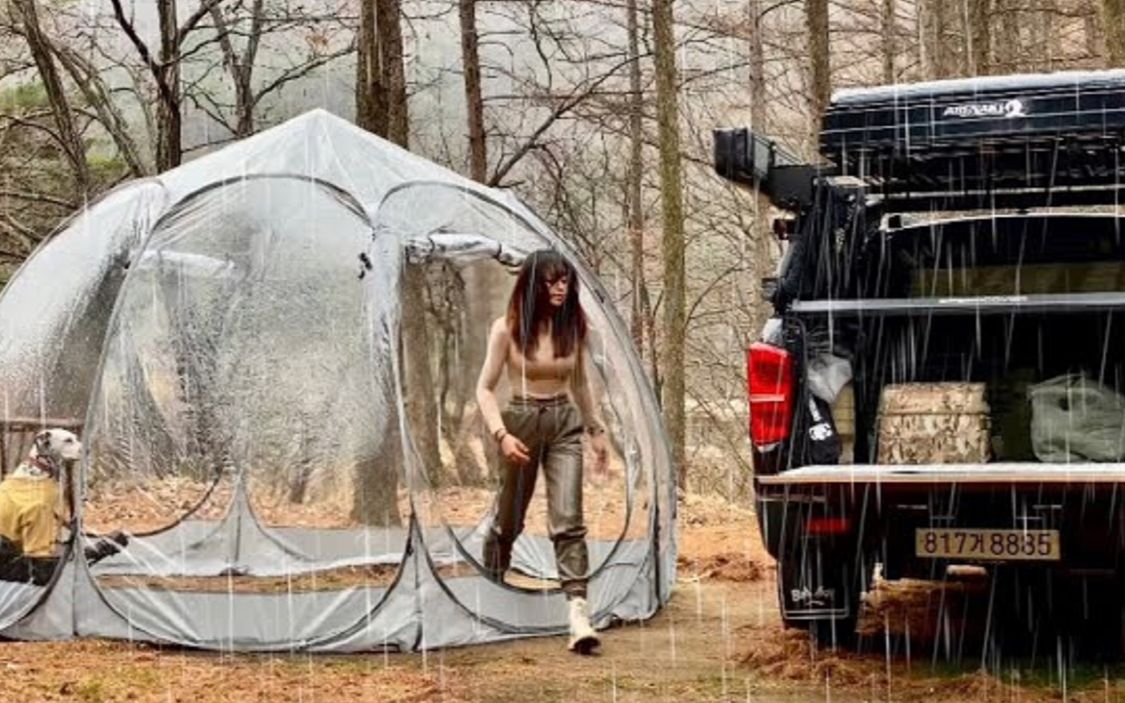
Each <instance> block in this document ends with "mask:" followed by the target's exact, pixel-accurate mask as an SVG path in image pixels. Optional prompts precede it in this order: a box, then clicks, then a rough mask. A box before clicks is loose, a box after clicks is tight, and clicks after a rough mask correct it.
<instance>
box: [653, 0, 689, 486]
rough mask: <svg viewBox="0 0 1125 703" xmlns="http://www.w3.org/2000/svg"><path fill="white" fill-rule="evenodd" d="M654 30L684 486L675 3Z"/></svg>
mask: <svg viewBox="0 0 1125 703" xmlns="http://www.w3.org/2000/svg"><path fill="white" fill-rule="evenodd" d="M652 28H653V35H654V37H653V39H654V49H655V57H656V114H657V123H658V127H659V130H660V195H661V199H662V203H663V213H664V238H663V249H664V339H663V343H662V351H663V362H664V363H663V364H662V366H663V372H664V388H663V396H662V398H661V400H662V404H663V409H664V422H665V424H666V425H667V428H668V434H669V435H670V439H671V442H672V453H673V458H674V461H675V463H676V466H677V467H678V471H679V477H678V480H679V484H680V486H683V485H684V484H685V482H686V480H687V467H686V465H685V463H684V458H685V454H684V444H685V432H686V427H685V418H684V332H685V329H684V322H685V318H684V315H685V307H684V294H685V291H684V286H685V280H684V279H685V271H684V212H683V184H682V180H681V173H680V123H679V120H680V112H679V98H678V92H679V87H678V85H677V80H676V53H675V51H676V37H675V27H674V24H673V21H672V0H654V2H653V11H652Z"/></svg>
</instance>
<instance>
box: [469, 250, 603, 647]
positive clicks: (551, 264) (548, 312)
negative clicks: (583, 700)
mask: <svg viewBox="0 0 1125 703" xmlns="http://www.w3.org/2000/svg"><path fill="white" fill-rule="evenodd" d="M585 342H586V316H585V315H584V314H583V312H582V309H581V308H580V307H579V305H578V279H577V276H576V275H575V272H574V267H573V266H571V265H570V263H569V262H567V261H566V259H564V258H563V257H562V256H561V255H560V254H559V253H558V252H555V251H553V250H550V249H543V250H540V251H537V252H534V253H532V254H531V255H530V256H528V257H527V259H526V260H525V261H524V263H523V266H522V267H521V268H520V272H519V276H518V278H517V279H516V285H515V288H514V289H513V290H512V296H511V298H510V299H509V301H508V313H507V315H506V316H505V317H502V318H500V319H498V320H496V322H495V323H493V325H492V329H491V330H490V332H489V337H488V354H487V356H486V357H485V361H484V366H483V368H481V372H480V378H479V379H478V381H477V402H478V403H479V405H480V409H481V413H482V414H483V416H484V420H485V423H486V425H487V427H488V431H489V432H490V433H491V435H492V438H493V439H494V440H495V441H496V442H497V444H498V445H499V447H500V454H501V466H500V494H499V497H498V500H497V510H496V516H495V519H494V520H493V523H492V527H491V529H490V530H489V532H488V536H487V537H486V538H485V542H484V554H483V557H484V565H485V568H487V569H488V571H489V573H490V576H491V577H492V578H493V579H495V580H497V581H502V580H503V578H504V573H505V572H506V571H507V570H508V566H509V565H510V564H511V559H512V544H513V543H514V542H515V540H516V537H518V536H519V534H520V532H521V531H522V530H523V522H524V516H525V515H526V513H527V506H528V503H529V501H530V500H531V496H532V493H533V492H534V490H535V481H536V478H537V477H538V473H539V467H540V466H542V468H543V477H544V480H545V481H546V482H547V530H548V532H549V534H550V537H551V541H552V542H553V543H554V545H555V561H556V563H557V564H558V570H559V580H560V581H561V582H562V588H563V591H564V592H565V593H566V596H567V600H568V602H569V606H570V644H569V649H570V650H572V651H576V652H580V653H582V654H587V653H589V652H590V651H592V650H593V649H594V648H595V647H597V646H598V645H599V644H600V643H599V641H598V636H597V633H596V632H595V631H594V629H593V627H591V625H590V613H589V608H588V606H587V603H586V573H587V570H588V567H589V557H588V555H587V550H586V525H585V522H584V521H583V517H582V435H583V434H586V435H587V436H588V437H589V439H590V445H591V448H592V449H593V450H594V454H595V456H596V458H597V464H596V471H597V472H598V474H599V475H604V473H605V470H606V462H607V456H608V450H607V444H606V436H605V425H604V424H603V423H602V420H601V418H600V416H599V413H598V410H597V407H596V405H595V403H594V400H593V395H592V394H591V392H590V386H589V383H588V380H587V378H586V375H585V369H584V364H585V359H584V357H585V350H584V346H585ZM505 369H507V373H508V381H509V384H510V387H511V392H512V399H511V402H510V403H509V405H508V407H507V408H506V409H505V410H504V411H503V412H501V411H500V408H499V404H498V403H497V400H496V392H495V391H496V384H497V382H498V381H499V380H500V377H501V374H503V373H504V371H505Z"/></svg>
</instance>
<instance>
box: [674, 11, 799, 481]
mask: <svg viewBox="0 0 1125 703" xmlns="http://www.w3.org/2000/svg"><path fill="white" fill-rule="evenodd" d="M817 1H820V0H817ZM672 3H673V0H653V9H652V26H653V36H654V50H655V54H656V115H657V123H658V127H659V132H660V194H661V200H662V206H663V207H662V212H663V216H664V238H663V250H664V340H663V344H662V345H661V351H662V359H663V361H664V363H663V367H664V373H663V375H664V388H663V394H662V398H661V401H662V405H663V409H664V423H665V425H666V427H667V430H668V434H669V438H670V439H671V443H672V455H673V460H674V461H675V464H676V467H677V472H678V484H679V485H680V486H681V487H683V486H684V485H685V482H686V478H687V467H686V465H685V463H684V456H685V453H684V448H685V424H684V332H685V329H684V317H685V303H684V294H685V291H684V286H685V278H686V274H685V267H684V212H683V183H682V180H681V174H680V165H681V164H680V124H679V100H678V96H677V92H678V90H679V86H678V85H677V80H676V78H677V76H676V35H675V25H674V24H673V20H672Z"/></svg>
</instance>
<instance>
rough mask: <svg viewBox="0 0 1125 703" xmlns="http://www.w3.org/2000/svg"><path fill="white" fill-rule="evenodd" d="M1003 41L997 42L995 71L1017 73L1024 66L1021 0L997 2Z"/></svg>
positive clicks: (998, 0) (1000, 0) (1001, 0)
mask: <svg viewBox="0 0 1125 703" xmlns="http://www.w3.org/2000/svg"><path fill="white" fill-rule="evenodd" d="M996 12H997V13H998V14H999V15H1000V17H999V22H998V24H999V29H1000V36H1001V37H1002V40H1001V41H998V42H996V64H995V67H994V68H995V69H996V70H998V71H999V72H1002V73H1016V72H1018V71H1019V70H1020V67H1021V66H1022V65H1023V64H1022V61H1021V59H1022V53H1023V52H1022V51H1021V44H1022V40H1021V39H1020V24H1021V23H1020V8H1019V0H997V3H996Z"/></svg>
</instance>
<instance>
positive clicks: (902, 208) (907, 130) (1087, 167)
mask: <svg viewBox="0 0 1125 703" xmlns="http://www.w3.org/2000/svg"><path fill="white" fill-rule="evenodd" d="M819 146H820V156H821V157H822V159H823V160H822V161H821V162H819V163H815V164H809V163H802V162H801V161H800V160H798V159H796V158H794V157H793V156H791V155H790V154H789V153H787V152H786V151H785V150H784V149H783V148H782V147H781V146H779V145H778V144H777V143H775V142H774V141H772V140H770V139H768V138H767V137H765V136H763V135H756V134H753V133H752V132H751V131H750V130H748V129H720V130H716V131H715V168H716V170H717V172H718V173H719V175H720V176H722V177H724V178H726V179H729V180H732V181H734V182H736V183H739V184H741V185H745V186H747V187H750V188H753V189H756V190H758V191H759V192H761V193H762V194H764V195H765V196H766V197H768V198H769V200H770V202H771V203H772V204H773V205H774V206H775V207H776V208H777V209H778V210H779V211H781V212H784V213H785V216H784V217H781V218H778V220H777V221H776V223H775V227H774V231H775V232H776V233H777V235H778V236H779V237H781V238H782V239H784V240H786V242H787V244H786V248H785V254H784V256H783V258H782V262H781V265H780V267H779V270H778V272H777V276H776V278H772V279H769V280H767V281H764V282H763V283H764V287H765V289H766V293H767V296H768V298H769V301H770V303H771V304H772V307H773V316H772V318H771V319H770V321H769V322H768V324H767V325H766V327H765V329H764V330H763V332H762V334H761V337H760V341H759V342H758V343H755V344H754V345H752V347H751V349H750V350H749V352H748V361H747V363H748V385H749V404H750V439H751V443H752V447H753V455H754V471H755V476H754V485H755V489H756V500H757V509H758V510H757V513H758V520H759V527H760V530H761V533H762V537H763V540H764V542H765V544H766V546H767V549H768V550H769V552H770V553H771V554H772V555H773V556H774V557H775V558H776V559H777V561H778V596H779V600H780V605H781V612H782V615H783V618H784V620H785V622H786V624H787V625H790V626H801V627H807V628H809V629H810V630H811V631H812V632H814V633H816V634H817V635H818V637H819V638H820V641H821V642H831V643H836V642H847V641H849V640H851V639H852V638H853V637H854V631H855V623H856V618H857V614H858V612H859V608H860V604H861V595H862V594H863V593H864V592H865V591H867V590H868V589H869V587H870V584H871V579H872V572H873V567H874V566H875V565H876V564H878V565H881V570H882V575H883V577H884V578H886V579H888V580H894V579H899V578H905V577H911V578H922V579H931V580H941V579H945V578H949V574H950V573H952V572H955V571H958V569H950V568H949V567H951V566H955V565H956V566H961V565H969V566H970V567H973V568H971V569H969V570H975V571H976V572H978V574H979V573H980V572H981V571H982V570H983V571H984V572H986V575H987V576H989V577H990V578H991V579H992V595H991V598H992V600H993V602H995V603H996V604H1002V605H1004V606H1005V607H1008V608H1010V609H1014V610H1015V611H1018V612H1017V614H1016V616H1015V617H1013V618H1012V621H1014V622H1021V623H1023V625H1022V626H1023V627H1026V628H1028V632H1029V633H1030V632H1032V631H1033V630H1034V629H1035V628H1037V627H1038V626H1039V625H1038V623H1045V622H1046V621H1047V620H1050V621H1052V622H1053V623H1056V624H1057V623H1060V622H1065V623H1070V625H1071V626H1072V627H1073V626H1078V627H1079V628H1085V627H1088V626H1094V625H1096V626H1097V627H1099V628H1101V629H1102V630H1108V631H1110V632H1111V633H1112V636H1113V637H1115V638H1117V639H1118V640H1120V639H1121V635H1122V634H1123V633H1125V614H1123V605H1125V560H1123V558H1122V556H1123V549H1125V491H1123V490H1122V489H1123V488H1125V449H1123V451H1122V452H1120V454H1122V456H1118V457H1116V458H1114V457H1113V456H1108V457H1107V456H1099V457H1098V458H1097V459H1096V460H1091V459H1086V458H1083V456H1082V455H1081V453H1080V452H1075V453H1072V454H1067V453H1065V452H1064V458H1062V459H1061V460H1060V458H1059V456H1053V457H1048V459H1047V460H1045V459H1044V457H1043V456H1042V455H1041V454H1042V453H1041V452H1040V453H1036V452H1035V451H1033V447H1031V443H1030V442H1029V439H1028V434H1029V432H1030V430H1029V429H1028V424H1029V422H1030V420H1029V417H1030V415H1031V414H1032V412H1033V409H1032V408H1029V407H1028V404H1029V401H1028V389H1029V388H1033V387H1035V386H1036V384H1041V383H1044V382H1047V381H1050V380H1051V379H1056V378H1059V377H1066V376H1067V375H1068V374H1069V375H1071V377H1074V376H1080V377H1081V378H1084V379H1089V381H1090V383H1091V384H1094V383H1096V384H1098V387H1099V388H1102V389H1109V392H1110V393H1120V392H1121V391H1122V390H1123V389H1122V387H1123V386H1125V319H1123V317H1125V227H1123V224H1125V211H1123V210H1122V209H1121V208H1119V207H1118V204H1119V202H1120V201H1122V200H1125V188H1123V183H1125V71H1101V72H1067V73H1055V74H1048V75H1024V76H1003V77H989V78H980V79H965V80H951V81H935V82H929V83H918V84H911V85H897V86H884V87H876V88H869V89H851V90H844V91H840V92H839V93H837V94H836V95H834V96H833V99H832V101H831V104H830V106H829V108H828V110H827V112H826V114H825V115H824V116H823V120H822V128H821V131H820V145H819ZM825 354H828V355H830V358H836V359H843V360H846V362H847V366H848V367H849V368H850V375H849V378H850V381H849V383H848V385H849V388H850V390H849V393H850V394H851V397H852V398H853V399H854V400H852V402H851V404H850V407H849V408H848V410H847V415H848V417H847V418H843V417H837V418H834V419H833V418H832V417H831V413H832V412H833V411H832V410H828V411H827V413H824V412H822V413H820V414H828V415H829V416H830V417H829V419H828V420H829V431H828V435H829V436H831V435H832V433H833V431H834V432H835V435H836V436H837V437H845V436H846V437H845V438H846V439H847V440H848V441H847V443H846V447H847V451H841V450H837V451H831V449H832V447H831V445H830V444H827V443H826V442H825V441H824V440H825V436H824V434H823V433H822V434H818V433H817V432H815V431H814V430H815V429H816V428H817V427H818V426H819V425H823V424H824V423H823V422H822V420H823V418H821V417H819V416H818V413H817V412H816V409H817V407H818V405H817V404H816V403H810V400H811V390H810V387H811V386H812V385H813V384H812V383H811V380H810V368H812V367H813V366H814V365H815V363H816V360H817V359H818V358H822V357H823V356H824V355H825ZM923 383H939V384H940V383H946V384H948V383H964V384H978V385H977V387H983V388H984V389H986V391H985V392H986V395H987V407H988V408H989V410H988V413H989V419H988V421H989V423H990V428H991V429H990V432H991V434H992V436H991V437H990V445H989V452H988V457H987V458H986V459H985V460H984V461H979V462H978V461H973V462H968V463H948V462H944V461H938V462H932V463H917V462H912V463H905V462H902V463H888V462H886V461H884V462H883V463H880V461H879V458H880V457H881V456H882V454H881V453H880V452H879V446H878V445H879V437H880V434H879V423H880V400H881V398H882V397H883V396H882V394H883V391H884V389H885V388H886V387H887V386H889V385H892V384H923ZM1103 395H1104V394H1103ZM1111 405H1112V403H1111ZM819 407H821V409H822V411H823V410H824V409H825V406H823V405H822V406H819ZM1116 407H1117V406H1114V407H1111V408H1110V409H1109V411H1110V412H1112V411H1114V408H1116ZM1063 410H1069V411H1071V412H1072V413H1074V412H1077V409H1076V408H1063ZM1078 416H1079V417H1080V416H1081V415H1080V414H1079V415H1078ZM832 424H835V427H834V428H833V427H832ZM845 424H847V427H844V425H845ZM1103 424H1104V423H1103ZM1079 429H1080V428H1079ZM1103 429H1104V428H1103ZM1064 430H1066V428H1061V429H1060V432H1063V431H1064ZM1120 431H1121V435H1120V436H1121V437H1125V415H1123V419H1122V426H1121V428H1120ZM1111 439H1112V438H1111ZM839 444H840V447H844V446H845V443H844V442H840V443H839ZM1110 444H1111V445H1112V442H1110ZM1118 445H1120V446H1122V447H1125V442H1119V443H1118ZM1118 445H1114V446H1118ZM826 446H827V447H828V448H829V451H825V447H826ZM837 449H839V447H837ZM1110 453H1111V454H1113V452H1110ZM1080 636H1082V635H1080Z"/></svg>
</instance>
